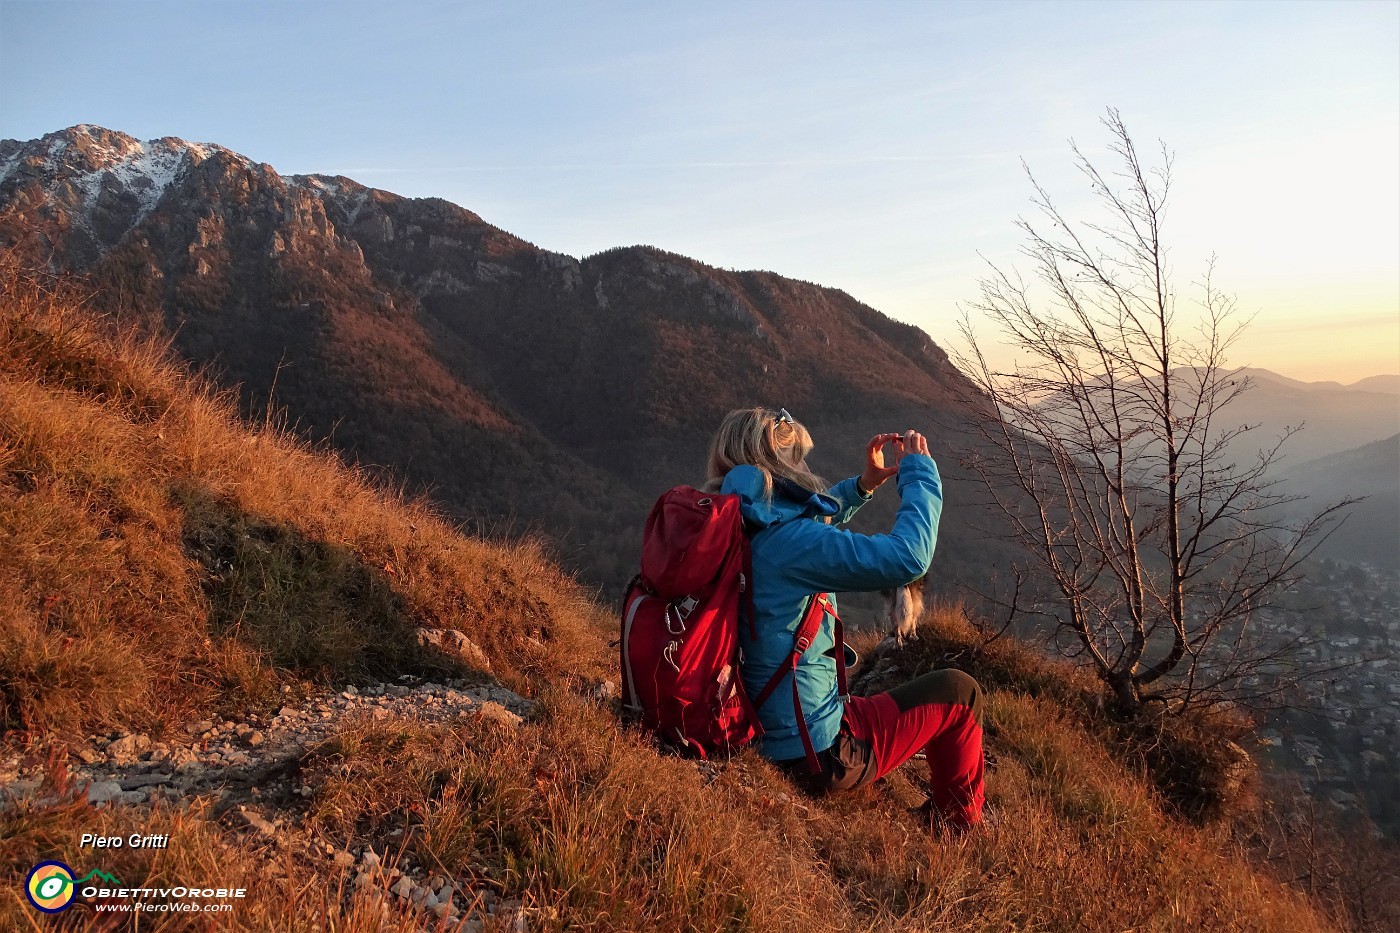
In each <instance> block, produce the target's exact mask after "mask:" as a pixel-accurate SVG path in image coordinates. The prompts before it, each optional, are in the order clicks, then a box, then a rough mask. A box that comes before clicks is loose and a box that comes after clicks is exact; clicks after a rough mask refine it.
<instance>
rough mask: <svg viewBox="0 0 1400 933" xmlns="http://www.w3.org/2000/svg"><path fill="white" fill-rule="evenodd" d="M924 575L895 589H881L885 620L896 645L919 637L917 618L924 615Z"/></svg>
mask: <svg viewBox="0 0 1400 933" xmlns="http://www.w3.org/2000/svg"><path fill="white" fill-rule="evenodd" d="M924 579H925V578H924V577H919V579H917V580H915V581H914V582H913V583H910V584H909V585H908V586H901V587H900V588H899V589H897V590H881V591H880V595H882V596H884V597H885V620H886V621H887V622H889V624H890V636H891V637H892V638H894V641H895V644H896V645H897V646H900V647H903V645H904V643H905V641H909V640H914V639H917V638H918V637H919V620H920V619H922V618H923V616H924Z"/></svg>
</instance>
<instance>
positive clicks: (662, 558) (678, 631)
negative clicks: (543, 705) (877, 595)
mask: <svg viewBox="0 0 1400 933" xmlns="http://www.w3.org/2000/svg"><path fill="white" fill-rule="evenodd" d="M641 569H642V572H641V573H640V574H638V575H637V576H636V577H634V578H633V580H632V582H631V584H629V585H628V588H627V594H626V597H625V598H624V600H623V603H622V641H621V646H622V703H623V707H624V709H626V710H627V711H629V712H630V713H632V714H633V715H635V716H637V717H639V718H640V720H641V723H642V726H643V727H644V728H646V729H648V730H650V731H652V732H654V733H655V734H656V735H658V736H659V737H660V738H661V739H662V740H663V741H664V742H666V743H667V744H668V745H671V746H673V747H674V748H676V749H678V750H680V751H682V752H684V753H688V754H693V755H696V756H698V757H700V758H708V757H710V756H711V755H714V754H716V753H723V752H728V751H732V750H734V749H737V748H739V747H740V746H742V745H745V744H747V743H748V742H750V741H752V740H753V738H754V737H755V736H756V735H760V734H762V732H763V727H762V726H761V725H760V724H759V721H758V715H757V714H756V713H755V712H754V707H755V705H761V704H762V703H764V702H765V701H766V700H767V699H768V697H769V696H770V695H772V693H773V692H774V690H775V689H776V688H777V686H778V684H779V683H780V682H781V681H782V679H783V678H784V677H785V676H786V675H787V674H788V673H792V674H793V703H794V705H795V706H796V708H797V718H798V724H799V729H800V731H801V733H802V743H803V747H804V749H805V750H806V752H807V761H808V766H809V767H810V768H811V769H812V770H813V771H814V772H815V771H818V770H820V767H819V765H818V762H817V758H816V753H815V751H814V750H813V748H812V741H811V738H810V737H809V736H808V734H807V729H806V722H805V721H804V719H803V717H802V704H801V702H800V700H799V699H798V696H797V686H796V683H797V682H796V670H797V662H798V659H799V658H800V657H801V656H802V654H803V652H805V651H806V650H807V647H808V646H809V645H810V644H811V642H812V638H813V637H814V635H815V634H816V631H817V629H818V628H819V627H820V625H821V622H822V619H823V615H824V613H826V612H830V611H831V606H830V603H829V602H828V600H827V597H826V594H824V593H822V594H818V595H816V596H814V597H813V598H812V599H811V601H810V602H809V603H808V608H807V611H806V612H805V613H804V616H803V619H802V623H801V625H800V626H799V627H798V630H797V632H796V633H795V637H794V644H793V651H792V654H791V656H790V658H789V663H788V664H786V665H784V666H782V667H779V668H778V670H777V671H775V672H774V674H773V676H772V678H771V679H770V680H769V682H768V684H767V685H766V686H765V688H764V689H763V691H762V692H761V693H760V695H759V700H758V704H751V703H750V702H749V698H748V696H747V695H746V694H745V692H744V685H743V682H742V681H741V680H740V677H739V663H740V657H739V620H740V610H741V606H742V608H743V612H744V615H745V617H746V618H747V619H749V624H750V625H752V624H753V623H752V620H753V593H752V584H751V581H752V580H753V571H752V567H751V564H750V562H749V542H748V538H747V537H746V536H745V535H744V523H743V517H742V516H741V515H740V513H739V497H738V496H735V495H719V494H717V493H704V492H701V491H699V490H697V489H692V488H690V487H689V486H677V487H676V488H675V489H672V490H671V491H669V492H667V493H666V494H665V495H663V496H662V497H661V498H660V499H658V500H657V502H656V505H655V506H653V507H652V510H651V514H650V515H649V516H648V517H647V523H646V529H645V531H644V532H643V534H642V568H641ZM833 615H834V614H833ZM836 626H837V630H836V631H837V636H836V637H837V675H838V681H839V684H840V691H841V694H842V698H843V699H844V698H845V694H846V670H845V667H846V665H845V655H844V645H843V641H842V639H841V620H840V619H839V618H838V619H836Z"/></svg>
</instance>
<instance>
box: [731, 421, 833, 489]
mask: <svg viewBox="0 0 1400 933" xmlns="http://www.w3.org/2000/svg"><path fill="white" fill-rule="evenodd" d="M789 418H790V416H789ZM811 452H812V435H811V434H809V433H807V429H806V428H804V427H803V426H802V425H801V424H800V423H798V422H796V421H792V420H786V421H780V420H779V414H778V412H776V411H772V410H771V409H767V408H740V409H738V410H737V411H731V412H730V413H729V414H727V415H725V416H724V420H723V421H721V422H720V425H719V430H718V431H716V432H715V436H714V440H712V441H711V442H710V457H709V463H708V464H707V467H706V469H707V472H708V477H707V479H706V481H705V489H706V491H708V492H718V491H719V488H720V485H721V484H722V483H723V482H724V477H725V474H727V473H728V472H729V471H730V470H732V469H734V468H735V467H736V466H740V465H744V464H747V465H749V466H755V467H758V468H759V469H760V470H762V471H763V494H764V496H766V497H769V498H771V497H772V495H773V477H774V476H781V477H784V478H785V479H789V480H792V481H793V482H794V483H796V484H797V485H799V486H801V487H802V488H803V489H808V490H811V491H812V492H825V491H826V488H827V484H826V481H825V480H823V479H822V478H821V477H819V476H816V475H814V474H813V473H811V472H810V471H809V470H807V469H806V468H805V467H803V466H802V461H803V460H805V459H806V457H807V455H808V454H809V453H811Z"/></svg>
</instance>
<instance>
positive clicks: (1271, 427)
mask: <svg viewBox="0 0 1400 933" xmlns="http://www.w3.org/2000/svg"><path fill="white" fill-rule="evenodd" d="M1240 376H1241V377H1248V378H1249V379H1250V380H1252V381H1253V383H1254V386H1253V388H1251V389H1250V390H1249V391H1248V392H1245V393H1244V394H1243V395H1241V396H1240V397H1239V398H1237V399H1235V401H1234V402H1232V403H1231V404H1230V406H1229V407H1228V408H1227V409H1226V410H1225V416H1226V418H1227V419H1228V420H1229V421H1230V422H1231V423H1240V424H1258V425H1259V428H1258V429H1257V430H1255V431H1251V432H1250V433H1249V434H1247V435H1245V437H1244V438H1243V439H1242V441H1243V443H1242V444H1240V445H1237V447H1236V452H1237V453H1239V454H1240V455H1244V454H1245V453H1248V452H1252V451H1253V450H1255V449H1258V448H1260V447H1265V446H1271V445H1272V442H1273V440H1274V439H1276V438H1277V437H1278V436H1279V435H1280V434H1281V433H1282V432H1283V431H1284V429H1285V428H1286V427H1289V426H1292V427H1299V426H1301V428H1302V430H1300V431H1298V432H1297V433H1296V434H1294V435H1293V436H1292V437H1290V438H1289V439H1288V442H1287V443H1286V444H1285V445H1284V447H1283V450H1282V454H1283V459H1282V460H1281V461H1280V462H1279V463H1278V464H1276V467H1277V471H1278V472H1282V473H1286V472H1289V471H1290V470H1291V469H1293V468H1294V467H1295V466H1298V465H1301V464H1303V463H1306V462H1307V461H1311V460H1316V459H1317V458H1319V457H1326V456H1328V455H1330V454H1336V453H1341V452H1342V451H1346V450H1351V449H1352V448H1356V447H1360V446H1362V445H1364V444H1369V443H1371V442H1372V441H1378V440H1381V439H1383V438H1387V437H1390V436H1391V435H1393V434H1395V433H1397V432H1400V376H1397V375H1383V376H1371V377H1369V378H1366V379H1362V380H1360V381H1358V382H1354V383H1352V384H1351V385H1345V386H1344V385H1341V384H1339V383H1336V382H1301V381H1299V380H1297V379H1289V378H1288V377H1287V376H1280V375H1279V374H1278V373H1274V372H1270V371H1269V370H1267V369H1243V370H1240ZM1393 479H1394V480H1395V482H1396V484H1397V485H1400V474H1397V475H1396V476H1394V477H1393Z"/></svg>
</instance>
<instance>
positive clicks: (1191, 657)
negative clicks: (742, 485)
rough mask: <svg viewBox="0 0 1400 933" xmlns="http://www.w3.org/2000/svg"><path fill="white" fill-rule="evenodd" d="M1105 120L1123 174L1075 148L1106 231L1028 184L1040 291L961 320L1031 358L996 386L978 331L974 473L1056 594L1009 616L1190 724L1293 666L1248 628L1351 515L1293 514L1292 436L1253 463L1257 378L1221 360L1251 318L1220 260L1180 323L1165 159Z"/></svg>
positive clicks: (1020, 292) (998, 272)
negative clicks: (1245, 415)
mask: <svg viewBox="0 0 1400 933" xmlns="http://www.w3.org/2000/svg"><path fill="white" fill-rule="evenodd" d="M1103 122H1104V125H1105V126H1106V127H1107V128H1108V130H1109V132H1110V134H1111V137H1112V143H1111V146H1110V151H1111V153H1112V155H1113V157H1114V159H1115V161H1116V163H1117V169H1118V170H1117V171H1116V172H1114V173H1112V174H1110V175H1105V174H1104V173H1102V172H1101V171H1100V170H1099V168H1097V167H1096V166H1095V165H1094V164H1093V163H1091V162H1090V160H1089V159H1088V158H1086V157H1085V156H1084V155H1083V153H1081V152H1080V150H1079V149H1078V147H1076V146H1074V145H1073V143H1071V149H1072V151H1073V153H1074V157H1075V161H1076V164H1077V167H1078V168H1079V169H1080V171H1081V172H1082V173H1083V175H1084V176H1085V177H1086V178H1087V179H1088V181H1089V184H1090V185H1091V186H1092V188H1093V191H1094V193H1095V194H1096V196H1097V198H1098V199H1099V201H1100V203H1101V205H1102V207H1103V208H1104V209H1105V214H1106V217H1107V219H1106V220H1105V221H1104V222H1102V223H1071V222H1070V221H1069V220H1067V219H1066V218H1065V216H1064V215H1063V214H1062V213H1061V212H1060V210H1059V209H1058V208H1057V207H1056V205H1055V204H1054V202H1052V200H1051V198H1050V196H1049V195H1048V194H1047V193H1046V191H1045V189H1044V188H1042V187H1041V185H1040V184H1039V183H1038V182H1037V181H1036V179H1035V177H1034V176H1033V175H1031V173H1030V171H1029V169H1027V175H1028V176H1029V177H1030V180H1031V184H1032V186H1033V189H1034V192H1035V194H1034V198H1033V203H1034V205H1035V206H1036V207H1037V208H1038V209H1039V213H1040V215H1041V219H1040V220H1038V221H1034V222H1033V221H1031V220H1026V219H1022V220H1021V221H1019V226H1020V227H1021V229H1022V230H1023V231H1024V232H1025V234H1026V237H1027V243H1026V245H1025V247H1024V250H1023V251H1024V254H1025V255H1026V256H1027V257H1028V258H1029V259H1030V260H1031V262H1032V263H1033V264H1034V269H1035V278H1034V280H1033V283H1038V287H1037V286H1036V285H1035V284H1033V283H1027V282H1026V281H1025V280H1024V279H1022V278H1021V277H1020V275H1019V274H1018V273H1017V272H1015V271H1014V270H1009V271H1008V270H1004V269H1002V268H999V267H997V266H996V265H994V264H993V265H991V272H990V273H989V274H988V275H987V276H986V277H984V278H983V279H982V281H981V299H980V301H978V302H976V303H975V304H973V305H971V307H970V309H967V310H968V311H969V312H970V311H976V312H980V313H981V314H982V315H985V316H986V317H987V318H989V319H990V320H991V322H992V323H993V324H994V325H995V327H996V329H997V330H998V331H999V332H1000V337H1001V339H1002V340H1003V341H1005V342H1006V343H1008V344H1009V345H1010V346H1011V347H1012V348H1014V350H1015V351H1016V353H1017V356H1018V358H1019V359H1020V360H1021V362H1019V363H1017V364H1016V365H1015V367H1014V368H1012V370H1011V371H1009V372H1001V371H997V369H995V368H994V367H993V366H992V364H991V363H990V362H989V361H988V359H987V357H986V355H985V353H984V352H983V347H984V344H981V343H979V341H978V339H977V337H976V335H975V334H974V331H973V326H972V320H971V316H970V313H968V314H965V316H964V320H963V324H962V331H963V336H964V338H965V339H966V342H967V344H968V345H969V346H970V347H971V349H970V350H969V351H968V352H967V353H966V354H964V355H963V356H962V357H960V358H959V359H958V362H959V364H960V365H961V367H962V368H963V370H964V372H966V373H968V374H969V375H970V376H971V378H972V380H973V382H974V383H975V384H976V385H977V387H978V389H979V390H980V391H981V393H982V394H983V395H984V396H985V398H984V400H983V401H984V402H990V403H991V404H984V405H982V406H981V410H982V411H983V412H985V413H986V415H985V416H984V417H983V418H982V419H981V420H980V421H979V422H978V424H977V426H976V429H975V430H976V431H977V432H978V433H979V434H980V437H979V438H978V440H979V441H980V443H977V444H974V445H972V447H971V449H970V452H969V454H968V460H969V465H970V466H972V467H973V468H974V470H975V471H976V473H977V475H978V476H979V477H980V479H981V481H982V483H983V485H984V486H985V489H986V491H987V493H988V495H989V496H990V497H991V500H992V502H993V503H994V504H995V505H996V506H997V507H998V509H999V510H1001V511H1003V512H1005V513H1006V515H1007V516H1008V517H1009V521H1010V527H1011V529H1012V532H1011V536H1012V537H1013V539H1014V540H1016V541H1018V542H1019V543H1020V544H1021V545H1023V546H1024V548H1025V549H1026V550H1027V551H1028V552H1029V554H1030V555H1031V559H1030V560H1029V561H1028V562H1027V564H1026V565H1025V566H1024V567H1020V568H1018V579H1019V578H1020V575H1021V574H1022V573H1024V574H1029V575H1030V577H1031V578H1033V579H1036V580H1039V581H1040V584H1041V585H1040V588H1039V592H1040V593H1041V594H1042V596H1044V595H1045V594H1049V598H1040V599H1033V600H1032V601H1031V604H1030V605H1029V606H1026V605H1024V604H1022V605H1013V606H1012V607H1011V608H1012V611H1013V612H1016V613H1020V612H1030V613H1037V614H1040V615H1042V616H1045V617H1048V618H1050V619H1052V620H1053V621H1054V623H1055V624H1056V625H1057V626H1058V630H1059V631H1062V632H1067V633H1069V634H1071V635H1072V636H1073V638H1072V644H1073V647H1074V649H1075V651H1076V652H1077V653H1081V654H1083V655H1086V656H1087V657H1088V658H1089V659H1090V661H1091V663H1092V665H1093V667H1094V669H1095V670H1096V671H1097V672H1098V674H1099V675H1100V676H1101V677H1102V678H1103V680H1104V681H1105V683H1106V684H1107V685H1108V686H1109V687H1110V688H1111V690H1112V692H1113V694H1114V695H1115V696H1116V698H1117V699H1118V701H1119V702H1120V703H1122V704H1123V705H1124V706H1125V707H1126V708H1128V709H1130V710H1135V709H1137V708H1138V707H1139V706H1140V705H1141V704H1142V703H1144V702H1147V701H1150V700H1162V701H1165V702H1168V703H1169V704H1170V705H1171V706H1172V707H1173V708H1177V709H1179V708H1183V707H1185V706H1189V705H1192V704H1194V703H1198V702H1200V701H1202V700H1206V699H1219V698H1221V697H1227V696H1229V695H1230V693H1231V690H1232V689H1234V688H1239V690H1240V691H1243V692H1247V691H1248V689H1254V688H1257V687H1258V686H1259V684H1258V675H1259V674H1260V673H1261V670H1263V669H1266V668H1268V667H1269V666H1270V665H1273V664H1274V663H1275V662H1279V661H1281V660H1284V659H1283V656H1282V655H1281V654H1280V652H1279V651H1278V647H1279V646H1278V645H1277V644H1276V643H1275V644H1272V645H1270V644H1269V643H1268V642H1267V641H1260V640H1258V639H1256V638H1255V633H1254V632H1253V631H1252V630H1251V623H1252V622H1253V621H1254V617H1255V615H1256V613H1257V612H1258V610H1259V609H1260V608H1261V607H1264V606H1266V605H1268V604H1269V603H1270V601H1271V600H1273V599H1274V598H1276V596H1277V594H1278V593H1279V592H1280V590H1282V589H1285V588H1287V587H1289V586H1291V585H1292V584H1293V583H1295V582H1296V581H1297V580H1298V579H1299V577H1300V576H1301V574H1300V564H1301V562H1302V561H1303V560H1304V559H1305V558H1306V557H1307V555H1308V554H1309V553H1311V551H1312V550H1313V548H1315V547H1316V546H1317V544H1319V543H1321V540H1322V539H1323V538H1325V536H1326V534H1327V531H1328V528H1329V527H1330V525H1331V524H1332V523H1333V522H1334V521H1335V520H1336V518H1337V517H1338V516H1337V513H1338V510H1339V509H1341V508H1342V507H1343V506H1345V505H1347V504H1349V503H1348V502H1342V503H1338V504H1337V505H1334V506H1332V507H1330V508H1326V509H1323V510H1321V511H1320V512H1318V513H1317V514H1316V515H1314V516H1313V517H1312V518H1311V519H1308V520H1306V521H1303V522H1293V523H1290V522H1288V521H1286V520H1285V519H1284V517H1283V516H1282V511H1283V510H1282V509H1281V508H1280V507H1281V506H1284V505H1286V504H1288V503H1290V502H1293V501H1296V499H1297V497H1294V496H1289V495H1287V494H1285V493H1283V492H1282V490H1281V489H1280V488H1279V487H1278V485H1277V481H1276V480H1274V479H1272V478H1270V476H1269V468H1270V466H1271V465H1272V464H1273V463H1274V462H1275V460H1276V459H1277V457H1278V456H1279V451H1280V448H1281V446H1282V445H1283V443H1284V442H1285V441H1286V440H1287V438H1288V436H1289V434H1291V433H1292V430H1293V429H1288V430H1287V431H1285V432H1284V434H1283V436H1281V437H1276V438H1273V439H1271V440H1270V441H1269V442H1268V443H1266V444H1264V445H1263V447H1262V449H1260V448H1259V447H1255V449H1254V450H1253V451H1252V452H1251V454H1250V456H1249V457H1247V458H1244V457H1240V456H1239V452H1240V451H1241V450H1243V449H1245V448H1246V447H1247V446H1248V441H1249V438H1248V437H1247V435H1249V432H1251V431H1252V430H1254V429H1256V428H1257V427H1258V426H1257V425H1250V424H1241V423H1238V422H1237V421H1231V420H1230V419H1229V416H1228V406H1229V404H1230V402H1231V401H1232V400H1233V399H1235V398H1236V397H1237V396H1239V394H1240V393H1242V392H1244V391H1246V390H1247V389H1248V388H1249V385H1250V380H1249V379H1248V378H1245V377H1244V376H1242V375H1241V374H1240V373H1239V371H1238V370H1233V369H1230V368H1229V367H1227V366H1226V354H1227V351H1229V349H1230V348H1231V345H1232V344H1233V343H1234V342H1235V340H1236V339H1237V337H1238V336H1239V334H1240V331H1241V329H1242V328H1243V327H1244V326H1245V324H1247V323H1248V322H1247V321H1242V320H1239V319H1238V317H1237V315H1236V309H1235V303H1234V301H1233V299H1231V298H1229V297H1227V296H1225V295H1223V294H1222V293H1221V292H1220V291H1218V290H1217V289H1216V287H1215V286H1214V284H1213V283H1212V280H1211V268H1210V266H1209V265H1208V266H1207V268H1206V274H1205V276H1204V279H1203V281H1202V282H1201V283H1200V284H1199V288H1200V295H1199V299H1198V303H1199V308H1197V309H1195V310H1194V311H1193V313H1192V314H1191V317H1192V318H1193V320H1192V321H1191V323H1190V326H1189V327H1186V328H1183V327H1181V326H1179V323H1178V321H1177V297H1176V292H1175V290H1174V287H1173V285H1172V284H1171V281H1170V275H1169V269H1168V267H1167V264H1166V255H1165V253H1166V250H1165V247H1164V245H1163V240H1162V221H1163V212H1164V209H1165V206H1166V203H1167V194H1168V189H1169V188H1170V184H1171V177H1170V176H1171V163H1172V157H1171V154H1170V153H1169V152H1168V151H1167V150H1166V148H1165V147H1163V148H1162V151H1161V153H1160V159H1161V161H1160V164H1157V165H1155V166H1148V165H1145V164H1144V163H1143V161H1142V160H1141V158H1140V157H1139V154H1138V151H1137V149H1136V147H1135V146H1134V144H1133V140H1132V139H1131V137H1130V136H1129V134H1128V130H1127V128H1126V127H1125V126H1124V125H1123V121H1122V119H1121V118H1120V116H1119V114H1118V112H1117V111H1116V110H1109V111H1108V114H1107V116H1106V117H1105V118H1104V120H1103ZM1212 265H1213V263H1212ZM1033 292H1034V294H1033ZM1251 437H1252V435H1251ZM1025 592H1026V590H1024V589H1022V590H1021V593H1022V600H1023V601H1024V593H1025ZM1251 681H1253V683H1251ZM1246 685H1247V686H1246Z"/></svg>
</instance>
